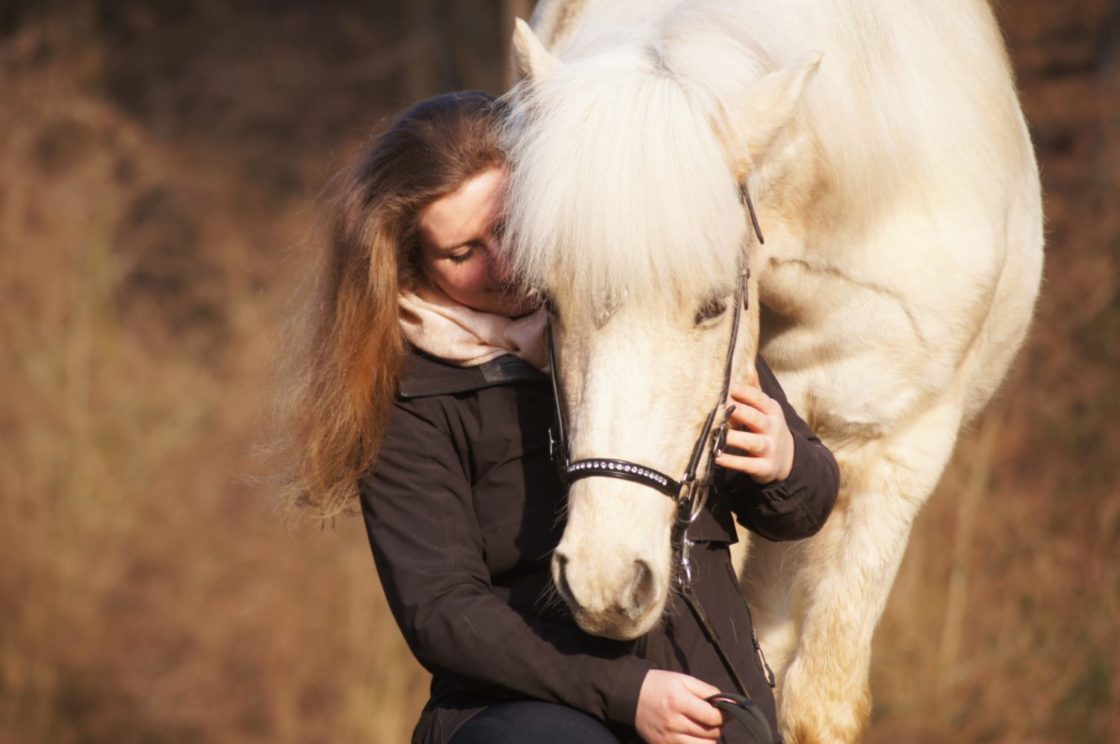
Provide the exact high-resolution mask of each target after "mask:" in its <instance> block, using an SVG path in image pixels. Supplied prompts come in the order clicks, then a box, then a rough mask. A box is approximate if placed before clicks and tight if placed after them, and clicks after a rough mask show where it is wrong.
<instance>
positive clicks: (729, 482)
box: [717, 357, 840, 540]
mask: <svg viewBox="0 0 1120 744" xmlns="http://www.w3.org/2000/svg"><path fill="white" fill-rule="evenodd" d="M757 365H758V377H759V382H760V384H761V386H762V390H763V392H765V393H766V394H767V395H769V396H770V397H771V398H773V399H774V400H776V401H778V402H779V403H780V404H781V406H782V410H783V411H785V414H786V424H787V425H788V426H789V430H790V434H792V435H793V468H792V469H791V470H790V473H789V476H788V477H786V478H785V479H784V480H780V481H774V482H773V483H768V484H766V485H759V484H758V483H755V482H754V480H752V479H751V477H750V476H748V475H746V474H745V473H738V472H732V471H728V470H724V469H721V471H720V473H719V474H718V477H717V484H718V488H719V491H720V493H721V494H722V495H723V497H724V498H725V499H727V501H728V502H729V505H730V506H731V510H732V511H733V512H735V514H736V516H737V517H738V520H739V523H740V524H742V525H743V526H744V527H746V528H747V529H748V530H750V531H751V532H754V533H756V534H758V535H760V536H762V537H765V538H766V539H768V540H798V539H801V538H804V537H809V536H811V535H814V534H816V533H817V531H819V530H820V528H821V527H822V526H823V525H824V523H825V520H826V519H828V515H829V514H830V513H831V512H832V507H833V505H834V504H835V503H836V496H837V494H838V493H839V490H840V469H839V467H838V466H837V464H836V459H835V458H834V457H833V456H832V452H830V451H829V449H828V447H826V446H825V445H824V444H823V443H822V442H821V440H820V439H819V438H818V437H817V435H816V434H814V433H813V432H812V430H811V429H810V428H809V426H808V424H806V423H805V422H804V421H803V420H802V419H801V417H800V416H799V415H797V411H795V410H794V409H793V406H791V405H790V403H789V401H788V400H786V394H785V392H783V391H782V386H781V385H779V384H778V378H777V377H775V376H774V373H773V371H771V369H770V367H769V366H768V365H767V364H766V362H764V361H763V360H762V358H761V357H759V359H758V361H757Z"/></svg>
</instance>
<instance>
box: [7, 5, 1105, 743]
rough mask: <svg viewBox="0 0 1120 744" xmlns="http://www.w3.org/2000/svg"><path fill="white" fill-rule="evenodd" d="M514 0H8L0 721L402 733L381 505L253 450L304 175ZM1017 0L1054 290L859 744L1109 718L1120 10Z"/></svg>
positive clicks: (969, 439)
mask: <svg viewBox="0 0 1120 744" xmlns="http://www.w3.org/2000/svg"><path fill="white" fill-rule="evenodd" d="M498 5H499V4H498V3H486V2H482V1H481V0H478V1H474V2H469V1H467V0H463V2H460V3H456V4H454V5H453V6H450V7H453V8H454V9H455V12H451V13H444V12H440V11H439V8H440V7H442V5H439V4H437V3H435V2H434V0H426V1H425V2H405V1H404V0H401V2H399V3H393V2H390V3H380V4H373V3H368V2H359V1H358V0H331V1H330V2H321V3H318V4H314V5H312V4H306V3H298V2H295V1H294V0H282V1H281V0H277V1H275V2H269V3H266V2H263V1H262V0H256V1H255V2H242V3H234V2H232V0H198V2H193V3H191V2H186V1H185V0H180V1H178V2H159V3H154V2H142V0H119V1H116V2H111V1H110V0H78V1H75V2H69V3H64V2H61V1H60V0H54V1H50V2H26V1H25V2H19V1H16V0H11V2H10V3H9V4H7V5H0V308H2V312H0V326H2V329H3V337H2V338H3V344H2V345H0V361H2V364H0V386H2V387H3V390H4V393H3V397H2V398H0V459H2V462H3V468H2V469H0V744H8V743H11V744H24V743H37V742H44V743H46V742H49V743H52V744H53V743H55V742H58V743H59V744H69V743H71V742H110V741H111V742H144V743H153V744H154V743H157V742H158V743H161V744H162V743H166V744H174V743H179V742H183V743H187V742H389V741H404V740H405V739H406V736H407V732H408V731H409V730H410V728H411V725H412V723H413V721H414V720H415V718H416V715H417V712H418V710H419V707H420V705H421V704H422V702H423V700H424V699H425V695H426V684H427V679H426V675H425V674H424V673H423V672H422V670H421V669H420V668H419V667H418V666H417V664H416V663H415V662H414V661H413V660H412V657H411V656H410V655H409V653H408V651H407V649H406V648H405V647H404V645H403V643H402V641H401V640H400V638H399V637H398V634H397V630H396V627H395V626H394V625H393V622H392V619H391V618H390V617H389V615H388V613H387V611H386V608H385V604H384V600H383V598H382V596H381V593H380V589H379V587H378V584H377V579H376V576H375V574H374V571H373V565H372V561H371V560H370V556H369V548H368V546H367V544H366V541H365V536H364V534H363V532H362V531H361V529H360V524H359V520H357V519H354V518H348V517H343V518H339V519H337V520H336V521H335V523H334V524H333V525H330V526H328V527H327V528H319V527H311V526H306V527H298V528H286V527H285V526H284V525H283V524H282V523H281V522H280V520H279V519H278V518H277V516H276V514H275V512H274V509H273V507H272V504H271V502H270V498H269V497H270V494H269V493H268V492H267V489H262V488H260V487H259V486H255V485H254V482H255V480H254V479H256V478H258V477H260V476H262V475H267V473H264V472H262V467H261V465H260V461H259V459H256V458H255V457H254V456H253V453H254V450H255V448H256V447H257V446H258V445H259V444H260V442H261V441H262V440H263V439H264V438H265V431H266V429H265V423H266V421H267V415H266V414H267V408H268V400H269V395H268V392H269V390H270V389H271V387H272V382H271V379H272V368H273V367H274V366H275V360H276V359H277V358H278V355H279V354H282V351H283V349H282V348H278V346H279V344H278V339H279V338H280V333H279V331H280V327H281V324H282V321H283V318H284V317H285V306H286V300H287V298H288V296H289V295H290V294H291V292H292V290H293V288H294V287H295V285H296V283H297V282H298V281H299V278H300V277H299V276H297V275H296V274H297V273H298V272H297V271H296V269H295V268H294V267H295V266H296V265H297V264H296V263H295V262H293V261H292V260H291V256H292V255H293V253H296V252H298V250H299V249H300V247H301V246H302V245H303V243H304V240H305V236H306V234H307V232H308V230H309V228H310V225H311V223H312V220H313V216H314V211H315V207H314V201H315V196H316V194H317V192H318V191H319V189H320V188H321V186H322V185H323V183H324V182H325V180H326V179H327V177H328V175H329V174H330V173H331V172H332V171H333V170H335V169H337V168H338V167H339V165H340V164H341V163H342V162H343V161H344V160H345V158H346V156H347V154H348V153H351V152H352V151H353V149H354V147H355V146H356V145H357V144H358V143H360V142H361V141H362V140H363V139H364V138H366V137H367V136H368V134H369V133H370V132H371V131H374V130H375V129H376V128H377V127H378V126H379V123H380V122H381V121H382V119H383V117H384V116H385V115H386V114H387V113H388V112H391V111H393V110H394V109H396V108H398V107H400V106H401V105H403V104H404V103H406V102H408V101H410V100H413V99H415V98H417V97H419V96H421V95H425V94H427V93H430V92H435V91H437V90H442V89H449V88H456V87H463V86H475V87H486V88H490V89H498V88H499V86H500V84H501V79H502V69H501V64H500V59H501V55H500V53H499V52H500V47H501V39H502V32H501V28H502V24H501V23H499V21H498V19H497V17H496V16H495V11H494V8H496V7H498ZM505 5H506V6H509V5H511V3H508V2H507V3H506V4H505ZM398 6H399V7H398ZM311 8H314V9H313V10H310V9H311ZM999 12H1000V15H1001V19H1002V20H1003V23H1004V26H1005V29H1006V35H1007V37H1008V41H1009V44H1010V48H1011V54H1012V58H1013V61H1014V63H1015V66H1016V69H1017V71H1018V75H1019V82H1020V86H1021V89H1022V96H1023V102H1024V106H1025V108H1026V112H1027V116H1028V119H1029V120H1030V122H1031V126H1032V130H1033V133H1034V138H1035V142H1036V144H1037V146H1038V149H1039V156H1040V160H1041V165H1042V171H1043V182H1044V187H1045V190H1046V208H1047V215H1048V258H1047V271H1046V280H1045V285H1044V287H1043V293H1042V298H1041V301H1040V303H1039V306H1038V313H1037V319H1036V323H1035V328H1034V331H1033V334H1032V337H1031V340H1030V343H1029V345H1028V347H1027V349H1026V350H1025V352H1024V353H1023V354H1022V356H1021V357H1020V360H1019V363H1018V365H1017V366H1016V369H1015V371H1014V373H1013V375H1012V377H1011V379H1010V380H1009V382H1008V384H1007V385H1006V386H1005V387H1004V389H1003V391H1002V392H1001V394H1000V395H999V397H998V399H997V401H996V402H995V403H994V404H993V405H992V406H991V408H990V410H989V412H988V413H987V414H986V415H985V416H984V417H983V418H982V419H981V420H980V421H978V422H977V423H976V424H975V425H974V426H972V427H971V429H970V430H969V431H968V432H966V433H965V434H964V435H963V437H962V439H961V443H960V446H959V447H958V451H957V454H956V456H955V458H954V461H953V464H952V465H951V467H950V470H949V472H948V473H947V475H946V477H945V478H944V480H943V482H942V485H941V486H940V488H939V489H938V492H937V493H936V494H935V495H934V496H933V498H932V499H931V501H930V502H929V504H928V505H927V507H926V508H925V510H924V511H923V513H922V515H921V517H920V518H919V520H918V523H917V525H916V527H915V529H914V535H913V539H912V541H911V545H910V550H909V553H908V556H907V559H906V561H905V563H904V565H903V567H902V570H901V572H900V575H899V578H898V582H897V585H896V587H895V590H894V594H893V597H892V600H891V603H890V605H889V608H888V610H887V613H886V616H885V617H884V619H883V622H882V625H881V626H880V630H879V632H878V636H877V638H876V642H875V657H874V665H873V669H872V686H873V691H874V694H875V710H874V718H873V722H872V726H871V729H870V731H869V734H868V737H867V740H868V741H870V742H941V741H965V742H1102V743H1103V742H1114V741H1120V676H1118V674H1120V632H1118V628H1120V433H1118V432H1117V419H1118V418H1120V5H1118V4H1117V1H1116V0H1081V1H1080V2H1070V3H1050V2H1045V1H1044V0H1005V1H1004V2H1002V3H1000V4H999ZM453 38H461V39H466V41H463V42H460V43H455V44H452V43H449V42H448V40H449V39H453Z"/></svg>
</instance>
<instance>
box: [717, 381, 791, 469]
mask: <svg viewBox="0 0 1120 744" xmlns="http://www.w3.org/2000/svg"><path fill="white" fill-rule="evenodd" d="M731 400H732V403H733V404H734V406H735V410H734V411H732V413H731V416H730V417H729V418H728V425H729V429H728V432H727V446H726V447H724V451H723V452H722V453H721V454H720V456H719V457H717V458H716V464H717V465H719V466H721V467H724V468H727V469H728V470H737V471H739V472H740V473H746V474H747V475H749V476H750V477H751V478H753V479H754V481H755V482H756V483H761V484H766V483H772V482H773V481H778V480H785V479H786V478H788V477H789V472H790V470H792V469H793V435H792V434H790V431H789V425H788V424H786V415H785V412H784V411H783V410H782V406H781V404H780V403H778V401H776V400H774V399H773V398H771V397H770V396H768V395H767V394H766V393H764V392H762V389H761V388H759V387H758V386H757V385H736V386H735V387H733V388H732V389H731ZM728 450H740V451H741V452H743V453H745V454H741V455H740V454H731V453H729V452H728Z"/></svg>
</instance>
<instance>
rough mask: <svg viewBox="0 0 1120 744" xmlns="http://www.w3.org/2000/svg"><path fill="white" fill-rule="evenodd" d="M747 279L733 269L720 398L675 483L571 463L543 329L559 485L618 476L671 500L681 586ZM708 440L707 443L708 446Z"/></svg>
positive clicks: (723, 434)
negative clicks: (701, 471)
mask: <svg viewBox="0 0 1120 744" xmlns="http://www.w3.org/2000/svg"><path fill="white" fill-rule="evenodd" d="M749 278H750V269H748V268H746V267H744V268H742V269H741V270H740V271H739V284H738V286H737V287H736V289H735V304H734V315H733V316H732V319H731V338H730V340H729V341H728V345H727V356H726V358H725V360H724V365H723V385H722V386H721V388H720V394H719V398H718V399H717V400H716V404H715V405H714V406H713V407H712V409H711V410H710V411H709V412H708V417H707V418H706V419H705V420H704V426H703V428H701V430H700V436H699V437H697V439H696V443H695V444H693V446H692V454H691V455H690V456H689V458H688V467H687V468H685V472H684V475H683V476H682V477H681V478H680V479H675V478H673V477H672V476H669V475H667V474H665V473H663V472H661V471H660V470H657V469H655V468H652V467H649V466H647V465H641V464H639V463H636V462H631V461H630V460H620V459H618V458H614V457H591V458H586V459H583V460H576V461H575V462H572V460H571V452H570V449H569V445H568V439H567V435H566V433H565V427H564V412H563V409H562V408H561V404H560V400H561V398H560V382H559V376H558V375H557V374H556V350H555V343H554V341H553V336H552V321H551V319H550V320H549V322H548V325H547V327H546V333H547V336H548V362H549V375H550V376H551V377H552V394H553V398H554V399H555V407H556V422H555V425H554V427H553V428H552V429H551V430H550V431H549V451H550V453H551V455H552V459H553V462H555V463H556V467H557V469H558V471H559V474H560V480H561V482H563V483H564V484H565V485H571V484H572V483H574V482H576V481H578V480H583V479H584V478H596V477H600V478H618V479H621V480H625V481H630V482H631V483H637V484H638V485H641V486H646V487H649V488H652V489H654V490H655V491H659V492H661V493H663V494H664V495H666V496H668V497H669V498H671V499H673V500H674V501H675V502H676V505H677V513H676V519H675V521H674V525H673V533H672V546H673V554H674V556H677V557H678V559H679V564H680V567H681V574H680V579H679V580H681V581H684V582H690V581H691V579H692V564H691V561H690V559H689V548H690V547H691V545H690V543H689V542H688V540H687V539H686V538H685V534H686V532H687V530H688V526H689V525H690V524H692V522H693V521H695V519H696V517H697V516H698V515H699V514H700V510H701V509H703V508H704V504H705V503H706V501H707V497H708V488H707V486H708V482H707V481H705V482H703V483H701V482H698V479H697V472H698V470H699V467H700V460H701V459H702V458H703V457H704V453H705V452H707V454H708V462H707V467H706V469H705V472H706V473H709V474H710V473H711V470H712V468H711V465H712V461H713V460H714V459H715V457H716V456H718V454H719V453H720V451H721V450H722V448H723V446H724V443H725V442H726V438H727V415H728V414H729V413H730V409H728V410H724V411H723V413H724V415H723V420H722V421H721V422H720V424H719V426H716V427H715V431H714V436H713V426H714V425H715V421H716V416H717V415H719V413H720V411H721V410H723V402H724V401H725V400H727V393H728V391H729V390H730V387H731V372H732V369H733V368H734V362H735V346H736V343H737V341H738V338H739V320H740V316H741V315H742V311H744V310H747V309H748V308H749V303H750V299H749V294H748V288H747V284H748V280H749ZM709 442H710V443H711V445H710V446H709Z"/></svg>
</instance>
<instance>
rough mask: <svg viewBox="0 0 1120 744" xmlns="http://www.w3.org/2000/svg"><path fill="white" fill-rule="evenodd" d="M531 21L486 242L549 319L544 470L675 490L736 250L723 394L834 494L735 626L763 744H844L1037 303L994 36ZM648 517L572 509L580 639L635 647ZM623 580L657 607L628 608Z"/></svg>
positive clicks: (721, 5) (837, 15)
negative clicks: (769, 726)
mask: <svg viewBox="0 0 1120 744" xmlns="http://www.w3.org/2000/svg"><path fill="white" fill-rule="evenodd" d="M533 22H534V25H535V29H536V34H535V35H534V33H533V31H531V30H530V29H529V27H528V26H526V25H525V24H523V23H519V25H518V29H517V31H516V33H515V40H514V49H515V55H514V56H515V62H516V64H517V66H518V67H519V69H520V72H521V76H522V78H523V79H522V82H521V83H520V84H519V86H518V87H517V88H516V89H515V91H514V93H513V95H512V96H511V100H512V102H513V115H512V121H511V124H510V131H509V137H508V144H509V148H510V155H511V179H510V193H509V203H510V215H509V224H508V229H509V235H510V240H509V241H508V244H509V245H510V246H511V248H512V251H511V259H512V261H513V262H514V264H515V269H516V270H517V271H518V272H519V274H520V276H521V277H522V278H524V279H525V280H526V281H527V282H529V283H530V284H531V285H532V286H535V287H538V288H540V289H541V290H542V291H545V292H547V293H548V294H549V295H550V296H551V298H552V301H553V313H554V326H555V329H556V332H557V348H558V352H557V353H558V359H559V365H558V366H559V368H560V371H561V378H562V385H563V390H564V396H565V401H564V405H565V408H566V410H567V411H568V426H569V431H568V434H569V441H570V443H571V447H572V456H573V458H575V459H579V458H585V457H591V456H606V457H616V458H625V459H628V460H630V461H633V462H637V463H642V464H645V465H648V466H652V467H655V468H658V469H659V470H661V471H663V472H666V473H670V474H675V473H681V472H683V471H684V468H685V460H686V459H687V458H688V455H689V452H690V449H691V447H692V443H693V440H694V439H695V438H696V436H697V434H698V432H699V431H700V428H701V426H702V423H703V419H704V416H705V414H706V413H707V411H708V410H709V409H710V407H711V406H712V405H713V404H714V403H715V400H714V399H715V398H716V397H718V394H719V390H720V384H721V375H722V359H723V356H724V354H725V353H726V344H727V339H728V333H729V326H730V323H731V315H732V313H731V312H728V311H727V310H726V309H725V308H726V305H727V304H729V299H730V297H731V296H732V293H733V291H734V287H735V283H736V276H737V271H738V267H739V261H740V257H741V253H742V249H741V246H742V245H749V250H748V251H747V252H748V254H749V263H750V268H751V271H752V278H751V281H750V287H749V290H750V295H751V297H752V298H760V299H761V305H762V308H761V314H760V312H759V303H758V302H752V303H751V306H750V312H749V313H748V314H747V315H746V316H744V319H743V320H744V332H742V333H741V334H740V343H739V347H738V349H737V353H736V360H737V361H736V364H735V375H736V376H737V377H738V378H740V379H745V378H749V377H751V376H752V375H754V374H755V373H754V366H753V359H754V356H755V353H756V352H761V354H762V355H763V357H764V358H765V359H766V360H767V361H768V362H769V364H770V365H771V366H772V367H773V369H774V370H775V372H776V373H777V375H778V377H779V378H780V380H781V383H782V386H783V387H784V389H785V391H786V393H787V394H788V396H789V398H790V400H791V402H792V403H793V404H794V406H795V407H796V408H797V409H798V411H800V412H801V414H802V415H803V416H804V417H805V418H806V420H807V421H808V422H809V423H810V425H811V426H812V427H813V428H814V429H815V430H816V431H817V432H818V433H819V434H820V436H821V437H822V438H823V439H824V440H825V442H826V443H827V444H828V445H829V446H830V447H831V449H832V450H833V452H834V453H835V454H836V457H837V459H838V461H839V462H840V465H841V469H842V490H841V494H840V501H839V503H838V504H837V507H836V509H835V511H834V513H833V514H832V516H831V518H830V519H829V521H828V523H827V525H826V526H825V527H824V529H823V530H822V532H821V533H820V534H818V535H817V536H815V537H813V538H811V539H809V540H805V541H800V542H797V543H793V544H775V543H770V542H767V541H764V540H756V541H755V544H753V545H752V547H751V550H750V554H749V559H748V562H747V566H746V569H745V571H746V574H745V583H746V586H747V593H748V600H749V602H750V604H751V607H752V609H753V612H754V618H755V622H756V624H757V626H758V631H759V633H760V636H761V640H762V643H763V646H764V648H765V651H766V654H767V657H768V658H769V660H770V662H771V664H772V665H773V666H774V667H775V669H776V670H777V671H778V674H779V680H780V683H779V689H778V702H779V716H780V719H781V722H782V728H783V731H784V733H785V735H786V737H787V739H788V741H790V742H817V741H823V742H835V741H853V740H856V739H858V738H859V736H860V733H861V731H862V729H863V727H864V726H865V724H866V721H867V718H868V715H869V709H870V696H869V692H868V682H867V675H868V666H869V663H870V649H871V637H872V633H873V630H874V628H875V625H876V623H877V621H878V620H879V617H880V615H881V613H882V611H883V608H884V605H885V603H886V601H887V596H888V594H889V591H890V587H891V584H892V582H893V580H894V576H895V573H896V571H897V569H898V566H899V563H900V561H901V559H902V555H903V551H904V549H905V546H906V542H907V538H908V535H909V531H910V527H911V524H912V522H913V520H914V517H915V515H916V514H917V512H918V510H919V508H920V507H921V505H922V503H923V502H924V501H925V499H926V498H927V497H928V496H929V494H930V492H931V491H932V490H933V488H934V485H935V484H936V483H937V481H938V478H939V477H940V474H941V472H942V470H943V468H944V466H945V464H946V461H947V460H948V458H949V455H950V453H951V451H952V449H953V445H954V442H955V440H956V437H957V432H958V430H959V428H960V427H961V425H962V422H964V421H966V420H968V419H969V418H970V417H972V416H975V415H976V413H977V412H978V411H979V410H980V409H981V408H982V407H983V406H984V404H985V402H986V401H987V400H988V399H989V398H990V396H991V395H992V393H993V391H994V389H995V388H996V387H997V385H998V384H999V383H1000V380H1001V379H1002V378H1003V377H1004V375H1005V373H1006V371H1007V368H1008V365H1009V364H1010V363H1011V360H1012V358H1013V357H1014V355H1015V353H1016V350H1017V349H1018V348H1019V346H1020V345H1021V343H1022V341H1023V338H1024V335H1025V333H1026V331H1027V327H1028V325H1029V323H1030V318H1031V313H1032V308H1033V305H1034V302H1035V297H1036V295H1037V293H1038V287H1039V281H1040V275H1041V269H1042V242H1043V236H1042V218H1041V204H1040V190H1039V180H1038V171H1037V166H1036V163H1035V159H1034V154H1033V151H1032V148H1031V144H1030V141H1029V138H1028V134H1027V129H1026V126H1025V124H1024V121H1023V116H1022V112H1021V110H1020V107H1019V103H1018V100H1017V97H1016V93H1015V89H1014V84H1013V81H1012V74H1011V70H1010V66H1009V63H1008V59H1007V56H1006V53H1005V51H1004V48H1003V44H1002V40H1001V37H1000V33H999V30H998V28H997V26H996V23H995V20H994V18H993V15H992V12H991V10H990V9H989V7H988V5H987V4H986V3H985V2H983V1H982V0H937V2H930V1H929V0H892V2H881V3H858V2H856V3H840V2H829V1H828V0H812V1H810V0H782V2H767V1H764V0H737V1H731V0H694V1H692V2H688V1H685V0H582V1H581V0H567V1H566V0H552V1H550V0H544V1H543V2H542V3H541V4H540V6H539V7H538V9H537V12H536V13H535V15H534V20H533ZM741 182H742V183H745V184H747V185H748V186H749V191H750V193H751V195H752V196H753V198H754V202H755V204H756V205H757V207H758V215H759V219H760V222H761V226H762V230H763V233H764V235H765V238H766V242H765V245H759V244H758V243H757V242H755V241H754V240H753V237H750V235H751V234H749V233H748V232H747V229H748V228H747V225H748V223H747V222H746V219H745V216H744V214H743V210H742V207H741V206H740V203H739V201H738V199H737V185H738V184H739V183H741ZM748 238H749V239H748ZM701 308H705V312H704V313H700V312H699V311H700V310H701ZM721 308H723V312H722V314H718V313H719V312H720V310H721ZM713 313H716V315H715V316H714V317H712V316H713ZM672 517H673V504H672V502H671V501H670V500H669V499H666V498H665V497H664V496H662V495H661V494H659V493H657V492H655V491H653V490H651V489H648V488H643V487H641V486H639V485H635V484H632V483H628V482H623V481H620V480H613V479H605V478H592V479H588V480H581V481H579V482H577V483H575V484H573V486H572V489H571V493H570V513H569V516H568V524H567V529H566V531H565V533H564V537H563V540H562V541H561V542H560V544H559V546H558V547H557V550H556V553H557V556H563V558H564V560H565V562H566V568H565V569H564V576H563V580H564V590H565V592H566V593H567V596H566V599H568V600H569V603H570V604H571V605H572V607H573V611H574V613H575V614H576V617H577V620H578V622H580V624H581V625H582V626H583V627H584V628H585V629H588V630H589V631H591V632H595V633H598V634H601V635H607V636H612V637H617V638H632V637H635V636H637V635H638V634H641V633H643V632H645V631H646V630H648V629H649V628H650V627H651V626H652V625H653V624H654V623H656V622H658V620H659V617H660V615H661V613H662V610H663V607H664V602H665V598H666V596H667V593H668V592H669V590H670V576H671V573H672V566H671V565H670V563H671V555H670V553H671V551H670V547H669V541H670V523H671V520H672ZM636 560H641V561H644V562H645V563H646V564H647V565H648V566H649V567H650V568H651V570H652V572H653V578H654V585H655V586H654V589H655V596H654V601H652V602H649V603H648V604H643V606H640V607H639V606H632V605H631V604H628V603H629V602H630V601H631V600H630V599H629V598H630V597H631V596H632V595H633V594H634V592H633V591H627V587H629V586H630V584H632V582H633V581H634V566H635V565H636V564H635V561H636ZM556 570H557V566H555V565H554V572H555V571H556Z"/></svg>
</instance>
